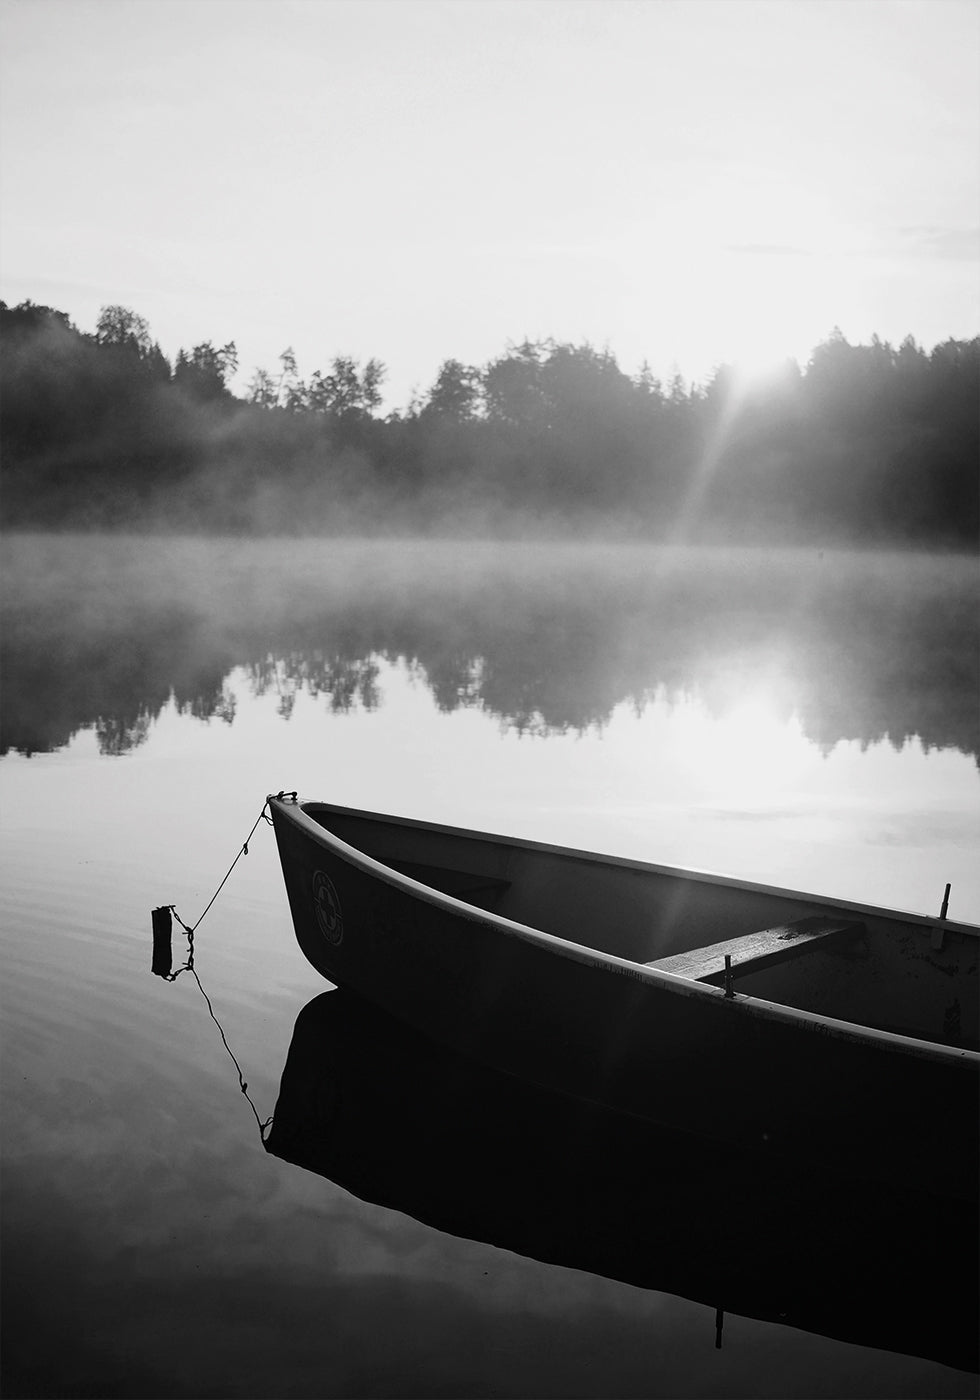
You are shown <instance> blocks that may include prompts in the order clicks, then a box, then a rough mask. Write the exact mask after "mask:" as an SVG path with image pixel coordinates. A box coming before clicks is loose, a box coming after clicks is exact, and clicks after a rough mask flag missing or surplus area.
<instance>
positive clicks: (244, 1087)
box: [166, 792, 296, 1146]
mask: <svg viewBox="0 0 980 1400" xmlns="http://www.w3.org/2000/svg"><path fill="white" fill-rule="evenodd" d="M277 796H279V797H292V798H293V800H294V801H295V800H296V793H295V792H293V793H285V792H280V793H278V794H277ZM268 806H269V799H268V798H266V800H265V802H264V803H263V805H262V810H261V812H260V813H259V815H258V816H257V817H256V818H255V823H254V825H253V827H252V830H251V831H250V832H249V833H248V835H247V836H246V837H245V840H244V841H243V842H242V846H241V850H240V851H239V852H238V854H237V856H236V857H235V859H234V860H233V861H232V863H231V865H229V867H228V869H227V870H226V871H225V876H224V879H223V880H222V881H221V884H220V885H219V886H218V888H217V889H216V890H215V892H214V894H213V895H212V896H211V898H210V899H209V900H208V902H207V904H206V905H205V907H204V913H203V914H201V915H200V917H199V918H198V920H197V923H196V924H194V925H193V926H192V925H190V924H185V923H184V921H183V919H182V918H181V917H180V915H179V914H178V913H177V910H176V908H175V907H174V905H172V904H170V905H168V906H167V907H168V908H169V910H170V912H171V913H172V914H173V916H174V918H175V919H176V920H177V922H178V924H180V926H181V928H182V929H183V930H184V934H185V936H186V938H187V961H186V963H185V964H184V966H183V967H178V969H177V971H176V972H171V973H169V974H168V975H167V979H166V980H167V981H168V982H176V980H177V978H178V977H179V976H180V974H181V973H182V972H189V973H190V974H191V976H192V977H193V978H194V981H195V982H196V983H197V985H198V987H199V988H200V990H201V995H202V996H203V998H204V1000H205V1001H206V1002H207V1006H208V1012H209V1014H210V1016H211V1020H212V1021H213V1022H214V1024H215V1025H216V1026H217V1027H218V1034H219V1035H220V1036H221V1041H222V1044H223V1045H224V1047H225V1049H226V1050H227V1051H228V1054H229V1056H230V1057H231V1061H232V1064H233V1065H234V1066H235V1069H236V1070H237V1071H238V1085H239V1088H240V1089H241V1091H242V1093H243V1094H244V1095H245V1098H246V1100H247V1101H248V1106H249V1108H250V1109H251V1110H252V1116H253V1117H254V1118H255V1122H256V1124H257V1126H258V1129H259V1137H260V1138H261V1139H262V1143H263V1146H264V1145H265V1136H266V1133H267V1131H268V1129H269V1127H270V1126H271V1124H272V1118H271V1117H269V1118H267V1119H266V1120H265V1122H264V1123H263V1122H262V1120H261V1119H260V1118H259V1115H258V1110H257V1109H256V1107H255V1104H254V1103H253V1102H252V1100H251V1098H250V1096H249V1092H248V1084H247V1083H246V1082H245V1076H244V1074H243V1073H242V1067H241V1065H240V1064H239V1063H238V1060H237V1059H236V1057H235V1054H234V1051H233V1050H232V1048H231V1046H230V1045H229V1044H228V1039H227V1037H226V1035H225V1032H224V1028H223V1027H222V1025H221V1022H220V1021H219V1020H218V1018H217V1016H216V1015H215V1014H214V1007H213V1006H212V1005H211V998H210V997H209V996H208V994H207V992H206V991H205V990H204V984H203V983H202V981H201V979H200V977H199V976H198V974H197V969H196V968H195V967H194V934H195V933H196V932H197V930H198V929H199V928H200V926H201V923H202V922H203V920H204V915H205V914H207V912H208V910H209V909H210V908H211V905H212V904H213V903H214V901H215V900H216V899H217V898H218V895H219V894H220V893H221V891H222V890H223V889H224V887H225V885H226V884H227V882H228V877H229V876H230V875H231V872H232V871H233V870H234V868H235V866H236V865H237V864H238V862H239V861H240V860H241V858H242V856H247V855H248V843H249V841H251V839H252V837H253V836H254V835H255V832H256V830H257V829H258V825H259V823H260V822H261V821H265V822H266V823H267V824H268V825H269V826H271V825H272V817H271V816H270V815H269V813H268V810H267V809H268Z"/></svg>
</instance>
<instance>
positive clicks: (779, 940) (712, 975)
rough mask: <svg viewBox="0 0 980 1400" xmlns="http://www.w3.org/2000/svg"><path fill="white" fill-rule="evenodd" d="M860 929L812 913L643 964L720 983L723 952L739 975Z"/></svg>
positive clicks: (843, 920) (723, 965)
mask: <svg viewBox="0 0 980 1400" xmlns="http://www.w3.org/2000/svg"><path fill="white" fill-rule="evenodd" d="M863 930H864V925H863V924H861V923H855V922H852V921H850V920H848V919H844V918H834V917H831V916H830V915H827V914H814V915H811V916H810V917H809V918H806V919H797V920H795V922H793V923H790V924H777V925H776V926H775V927H774V928H764V929H760V930H759V932H757V933H746V934H743V935H742V937H741V938H729V939H726V940H725V942H723V943H712V944H711V945H710V946H709V947H707V948H691V949H690V950H689V951H688V952H686V953H673V954H671V956H670V957H667V958H657V959H656V961H654V962H648V963H645V964H644V966H645V967H655V968H656V969H657V970H658V972H673V973H674V974H675V975H676V976H678V977H689V978H690V979H691V980H692V981H694V982H710V983H712V984H713V985H716V986H722V985H724V981H725V955H726V954H728V956H729V957H730V958H731V960H732V976H733V977H738V976H740V975H745V974H746V973H749V972H758V971H760V969H762V968H764V967H772V966H773V964H775V963H780V962H784V961H785V960H786V959H788V958H795V957H798V956H799V955H800V954H801V953H806V952H808V951H809V950H810V949H812V948H816V947H823V948H826V947H827V946H828V944H832V943H836V942H838V941H843V940H845V939H847V938H851V937H854V936H855V935H856V934H858V933H861V932H863Z"/></svg>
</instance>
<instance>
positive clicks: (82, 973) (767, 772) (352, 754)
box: [0, 537, 980, 1396]
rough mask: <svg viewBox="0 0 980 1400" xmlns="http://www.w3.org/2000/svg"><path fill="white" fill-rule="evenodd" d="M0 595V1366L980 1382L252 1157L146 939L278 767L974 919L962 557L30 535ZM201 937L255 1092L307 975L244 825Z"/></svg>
mask: <svg viewBox="0 0 980 1400" xmlns="http://www.w3.org/2000/svg"><path fill="white" fill-rule="evenodd" d="M4 596H5V617H4V628H3V648H4V656H3V662H4V693H3V746H4V757H3V758H2V759H0V782H2V784H3V792H4V801H3V811H2V823H3V843H2V860H3V886H2V888H3V894H2V896H0V898H2V912H3V929H4V961H5V976H4V992H3V997H4V1017H3V1033H4V1058H3V1093H4V1120H5V1131H4V1137H3V1151H4V1192H5V1206H4V1214H3V1229H4V1258H5V1268H4V1284H3V1286H4V1310H5V1319H4V1336H5V1345H4V1352H5V1363H4V1364H5V1368H6V1371H7V1377H8V1379H7V1384H6V1389H7V1393H9V1394H11V1395H15V1394H38V1395H42V1394H43V1395H91V1396H112V1395H120V1396H122V1395H138V1396H164V1395H167V1396H169V1395H184V1396H194V1395H229V1396H253V1395H254V1396H259V1395H282V1396H287V1395H289V1396H292V1395H441V1394H445V1395H448V1394H453V1395H488V1394H495V1395H608V1394H622V1395H702V1396H713V1395H781V1396H785V1395H851V1396H854V1395H922V1396H925V1395H972V1394H974V1393H975V1387H976V1380H975V1376H972V1375H970V1374H969V1373H968V1371H967V1370H965V1369H964V1368H963V1361H962V1357H963V1354H964V1353H963V1349H962V1348H959V1349H958V1350H957V1351H956V1352H955V1355H954V1353H953V1352H947V1353H944V1356H945V1361H946V1362H947V1363H948V1364H944V1360H943V1358H942V1357H939V1358H938V1359H937V1354H936V1352H935V1349H934V1350H933V1351H932V1353H928V1349H927V1348H923V1349H922V1350H925V1351H926V1352H927V1353H928V1354H925V1355H912V1356H909V1355H901V1354H900V1350H898V1349H892V1348H891V1344H890V1343H889V1345H888V1347H884V1348H883V1346H882V1345H881V1344H880V1343H881V1341H882V1335H881V1334H880V1333H878V1334H875V1337H874V1339H873V1340H874V1341H877V1342H878V1343H879V1344H878V1345H873V1344H865V1343H863V1342H862V1341H861V1340H860V1339H858V1340H854V1338H855V1336H858V1337H859V1336H860V1328H857V1329H856V1330H855V1329H852V1330H851V1331H850V1332H849V1333H847V1334H846V1335H847V1336H848V1338H849V1339H848V1340H841V1339H840V1336H839V1335H836V1336H835V1335H830V1336H825V1335H822V1334H821V1333H820V1332H819V1330H817V1331H814V1330H807V1328H806V1325H805V1324H799V1323H798V1324H797V1325H789V1324H788V1323H786V1322H783V1323H780V1322H778V1321H772V1320H759V1319H758V1317H756V1318H753V1317H749V1316H744V1315H740V1314H738V1313H737V1311H730V1312H726V1316H725V1326H724V1345H723V1347H722V1349H721V1350H720V1351H718V1350H717V1349H716V1347H715V1309H714V1307H713V1306H711V1305H710V1303H708V1302H705V1301H704V1299H699V1295H698V1294H697V1292H696V1290H694V1289H689V1290H688V1294H687V1296H686V1297H685V1296H679V1292H683V1290H679V1292H671V1291H670V1287H669V1285H670V1282H671V1278H672V1277H673V1276H672V1275H670V1274H669V1271H668V1273H667V1274H664V1275H661V1276H660V1277H662V1278H663V1279H664V1280H665V1281H664V1282H663V1283H662V1285H661V1287H660V1288H658V1287H657V1286H655V1285H654V1283H650V1282H649V1280H648V1283H647V1286H643V1285H641V1284H640V1283H637V1282H630V1281H624V1280H623V1278H622V1277H619V1278H610V1277H605V1276H603V1275H602V1273H601V1271H600V1270H598V1269H589V1268H588V1267H586V1266H585V1265H584V1264H582V1265H580V1266H579V1267H576V1266H575V1265H574V1264H573V1263H569V1262H562V1261H565V1260H567V1258H568V1256H567V1255H563V1254H561V1252H560V1251H559V1252H558V1253H556V1254H553V1255H552V1256H550V1260H542V1259H540V1258H538V1259H535V1258H528V1257H526V1256H525V1255H524V1254H522V1253H521V1252H520V1250H519V1248H517V1247H515V1243H516V1242H515V1241H513V1240H512V1241H511V1244H510V1246H508V1244H507V1243H506V1242H500V1241H499V1240H498V1241H497V1242H494V1241H493V1239H492V1238H491V1237H490V1235H489V1234H487V1233H484V1235H483V1236H482V1237H479V1231H478V1230H477V1231H475V1233H476V1234H477V1235H478V1238H477V1239H473V1238H469V1237H467V1236H466V1234H465V1232H464V1231H462V1230H460V1231H459V1232H458V1233H456V1234H454V1233H452V1232H451V1231H447V1230H446V1229H444V1228H440V1222H439V1221H434V1220H432V1219H430V1218H429V1217H427V1216H425V1212H421V1211H420V1212H419V1214H422V1215H423V1218H425V1219H429V1223H423V1221H422V1220H419V1219H415V1218H413V1216H412V1214H411V1205H412V1202H411V1199H409V1197H408V1196H404V1195H403V1196H402V1197H400V1198H399V1199H397V1200H396V1199H394V1197H391V1198H386V1199H388V1200H389V1203H388V1204H384V1203H383V1202H382V1203H380V1204H379V1203H378V1202H377V1200H375V1201H374V1202H371V1201H364V1200H361V1199H359V1198H358V1195H357V1191H356V1182H351V1181H348V1183H347V1186H345V1185H343V1184H340V1183H338V1182H337V1181H335V1180H334V1181H331V1180H329V1179H328V1178H326V1177H325V1176H323V1175H318V1174H316V1173H315V1172H313V1171H310V1170H305V1169H303V1168H301V1167H298V1166H296V1165H292V1164H291V1163H289V1162H288V1161H284V1160H282V1159H281V1158H278V1157H275V1156H272V1155H269V1154H268V1153H266V1152H265V1151H263V1148H262V1144H261V1142H260V1138H259V1133H258V1129H257V1125H256V1121H255V1118H254V1117H253V1116H252V1114H251V1111H250V1109H249V1106H248V1104H247V1102H246V1101H245V1099H244V1098H243V1096H242V1095H241V1094H240V1092H239V1088H238V1080H237V1075H236V1073H235V1069H234V1066H233V1065H232V1063H231V1061H230V1060H229V1059H228V1057H227V1055H226V1053H225V1050H224V1048H223V1047H222V1044H221V1040H220V1037H219V1035H218V1032H217V1030H216V1028H215V1026H214V1023H213V1022H212V1021H211V1020H210V1018H209V1017H208V1014H207V1007H206V1005H205V1002H204V999H203V997H202V996H201V993H200V991H199V990H198V988H197V987H196V985H195V984H194V982H193V981H192V979H191V978H190V977H188V976H184V977H181V978H180V979H179V980H178V981H177V982H176V983H173V984H167V983H164V982H162V981H160V980H159V979H155V978H152V977H151V976H150V973H149V961H150V947H149V910H150V909H151V908H152V907H153V906H155V905H158V904H162V903H167V904H170V903H173V904H175V905H176V908H177V910H178V913H179V914H180V915H181V916H182V917H183V918H184V919H185V920H186V921H188V922H194V921H195V920H196V918H197V917H198V915H199V914H200V912H201V910H202V909H203V908H204V906H205V905H206V904H207V901H208V900H209V898H210V897H211V895H212V893H213V892H214V889H215V887H216V886H217V884H218V882H219V881H220V879H221V877H222V876H223V875H224V873H225V871H226V870H227V869H228V867H229V865H230V863H231V861H232V859H233V858H234V856H235V855H236V853H237V851H238V850H239V848H240V846H241V843H242V841H243V839H244V837H245V836H246V834H247V833H248V832H249V830H250V828H251V827H252V824H253V822H254V821H255V818H256V817H257V815H258V813H259V810H260V808H261V806H262V803H263V800H264V797H265V795H266V793H267V792H269V791H278V790H279V789H280V788H287V789H291V788H298V789H299V790H300V792H301V793H302V794H303V795H305V796H309V797H318V798H324V799H327V800H330V801H333V802H338V803H343V804H349V805H354V806H360V807H365V808H368V809H374V810H379V811H391V812H398V813H404V814H406V815H410V816H418V817H423V818H428V819H433V820H437V821H445V822H450V823H453V824H459V825H464V826H472V827H477V828H482V829H485V830H491V831H502V832H506V833H509V834H516V835H525V836H529V837H534V838H537V839H542V840H546V841H554V842H558V843H561V844H568V845H578V846H582V847H585V848H588V849H594V850H605V851H610V852H613V853H615V854H620V855H627V856H635V857H639V858H645V859H652V860H656V861H665V862H672V863H678V864H685V865H690V866H694V867H699V868H706V869H712V870H720V871H723V872H726V873H730V874H733V875H736V876H741V877H744V878H751V879H760V880H763V881H767V882H773V883H780V884H786V885H790V886H794V887H796V888H800V889H804V890H816V891H820V892H824V893H827V894H833V895H838V896H841V897H845V898H855V899H859V900H865V901H870V902H878V903H884V904H889V905H893V906H898V907H904V908H910V909H914V910H919V911H923V912H937V911H938V907H939V903H940V900H941V897H942V892H943V888H944V885H945V883H946V882H947V881H949V882H951V884H952V896H951V901H950V914H951V915H952V916H954V917H956V918H959V919H964V920H969V921H974V922H977V921H980V872H978V870H977V868H976V864H977V863H976V861H975V853H976V849H977V838H978V836H980V775H978V767H977V762H978V752H980V739H978V733H977V696H978V683H977V665H978V663H977V635H976V629H977V609H976V597H977V595H976V567H975V563H974V562H972V561H968V560H962V559H957V558H949V557H945V558H930V557H927V556H908V557H899V556H894V555H869V554H866V555H845V554H840V555H834V554H830V553H827V554H825V555H821V554H819V553H817V552H813V553H810V554H803V553H790V552H786V553H779V552H770V553H766V554H761V555H760V554H757V553H752V552H747V551H742V552H724V551H711V550H702V551H699V552H696V553H695V552H691V553H687V554H685V553H683V552H681V551H664V550H659V551H658V550H647V549H640V548H633V547H629V548H622V549H619V550H615V551H609V550H602V549H599V548H598V547H595V546H574V545H562V546H557V545H550V546H540V547H534V548H531V547H527V546H507V547H500V546H489V545H487V546H484V545H478V544H470V545H466V546H459V545H448V544H447V545H440V544H438V543H433V542H426V543H424V544H419V543H406V544H405V545H402V546H394V545H391V544H386V545H379V544H361V543H357V542H312V541H295V540H294V541H274V542H268V541H267V542H261V543H244V542H240V541H230V540H221V541H205V540H193V541H191V540H167V539H156V540H146V539H120V538H110V539H100V538H97V537H90V538H87V539H68V538H64V537H49V538H44V537H30V538H21V539H14V540H10V541H7V543H6V547H5V577H4ZM196 944H197V964H196V965H197V970H198V971H199V973H200V976H201V980H202V982H203V984H204V987H205V988H206V990H207V992H208V994H209V995H210V996H211V998H212V1001H213V1003H214V1006H215V1010H216V1011H217V1013H218V1015H219V1018H220V1019H221V1021H222V1024H223V1025H224V1028H225V1031H226V1033H227V1036H228V1040H229V1043H230V1044H231V1045H232V1047H233V1048H234V1051H235V1053H236V1055H237V1056H238V1058H239V1060H240V1061H241V1063H242V1065H243V1067H244V1069H245V1073H246V1078H247V1080H248V1085H249V1094H250V1096H251V1098H252V1099H253V1100H254V1102H255V1103H256V1105H257V1108H258V1111H259V1113H260V1116H261V1117H263V1118H264V1117H266V1116H268V1115H269V1114H271V1113H272V1111H273V1108H274V1106H275V1102H276V1097H277V1093H278V1089H279V1080H280V1076H281V1074H282V1071H283V1066H284V1064H285V1061H286V1056H287V1051H288V1050H289V1047H290V1044H291V1041H292V1038H293V1032H294V1027H295V1026H296V1024H297V1019H298V1018H299V1017H300V1014H301V1012H302V1011H303V1008H304V1007H305V1006H307V1005H308V1004H309V1003H310V1002H311V1001H312V1000H313V999H314V998H316V997H317V996H319V995H320V994H321V993H322V992H323V990H324V989H325V985H326V984H324V983H323V982H322V980H320V979H319V978H318V977H317V975H316V974H315V973H314V972H313V970H312V969H311V968H310V967H309V966H308V964H307V963H306V962H305V960H304V959H303V958H302V956H301V955H300V953H299V951H298V949H297V947H296V943H295V939H294V938H293V935H292V931H291V927H290V921H289V915H288V910H287V907H286V900H285V894H284V891H283V889H282V885H281V877H280V874H279V870H278V863H277V860H276V856H275V851H274V843H273V840H272V837H271V832H269V831H268V830H267V828H265V826H264V825H263V826H260V828H259V830H258V831H257V832H256V834H255V837H254V839H253V840H252V841H251V843H250V846H249V853H248V856H247V857H243V858H242V859H241V860H240V861H239V862H238V864H237V866H236V868H235V870H234V873H233V875H232V877H231V879H230V880H229V882H228V884H227V886H226V887H225V889H224V891H223V893H222V895H221V897H220V898H219V900H218V901H217V903H216V904H215V906H214V907H213V909H212V910H211V912H210V913H209V914H208V916H207V918H206V920H205V921H204V923H203V924H202V926H201V929H200V931H199V933H198V936H197V939H196ZM328 1089H329V1082H328V1086H327V1090H325V1091H324V1092H327V1091H328ZM365 1150H366V1149H365ZM385 1151H386V1154H387V1159H390V1157H391V1155H392V1154H396V1153H397V1142H394V1143H392V1142H391V1141H390V1140H389V1142H388V1144H387V1147H386V1149H385ZM446 1151H447V1152H448V1151H449V1148H448V1147H447V1148H446ZM389 1165H390V1163H389ZM399 1183H400V1186H401V1188H403V1189H404V1188H405V1187H406V1183H407V1175H406V1176H405V1177H403V1178H399V1177H398V1174H397V1172H396V1173H395V1185H399ZM481 1189H482V1190H483V1191H484V1192H486V1191H487V1190H488V1188H487V1187H486V1186H485V1185H484V1187H482V1188H481ZM477 1195H479V1192H477ZM512 1199H513V1198H512ZM737 1205H738V1202H737V1200H736V1201H734V1202H732V1201H729V1202H725V1201H722V1202H720V1203H719V1206H718V1210H719V1232H720V1233H719V1240H720V1241H723V1240H724V1227H723V1222H724V1218H725V1213H726V1207H727V1208H728V1210H731V1209H732V1208H737ZM711 1208H712V1209H714V1206H712V1207H711ZM586 1209H587V1203H583V1210H586ZM515 1212H516V1206H515V1207H514V1211H512V1212H511V1214H512V1215H513V1214H514V1213H515ZM442 1223H443V1224H444V1223H445V1222H442ZM767 1228H769V1230H770V1233H771V1232H772V1231H771V1226H770V1227H767ZM896 1230H897V1236H896V1239H897V1240H898V1241H900V1240H901V1232H902V1226H901V1222H900V1220H898V1221H896ZM869 1238H870V1237H868V1238H865V1240H864V1243H863V1245H862V1243H861V1242H860V1241H858V1242H857V1244H856V1246H855V1252H854V1257H853V1259H852V1260H851V1261H850V1264H848V1261H847V1260H843V1261H842V1266H841V1267H842V1269H843V1270H845V1271H846V1270H847V1269H848V1268H850V1269H851V1272H855V1271H858V1270H859V1269H864V1270H865V1272H866V1273H867V1274H868V1276H871V1275H872V1273H873V1270H869V1269H867V1267H866V1266H867V1262H868V1261H867V1258H866V1257H865V1256H864V1255H862V1253H861V1250H862V1248H863V1249H867V1248H868V1247H870V1246H869ZM481 1239H482V1242H481ZM871 1244H873V1247H874V1250H875V1251H876V1256H877V1253H878V1252H880V1251H881V1250H882V1248H883V1247H884V1246H883V1245H882V1237H881V1235H880V1234H879V1235H876V1236H875V1237H874V1239H873V1240H872V1241H871ZM962 1247H966V1246H961V1245H960V1244H959V1242H957V1250H954V1251H953V1254H952V1257H954V1258H960V1257H961V1254H960V1253H959V1252H957V1251H958V1250H960V1249H961V1248H962ZM556 1259H557V1260H558V1262H555V1260H556ZM876 1262H877V1263H880V1267H881V1268H882V1269H884V1270H887V1269H888V1268H889V1267H890V1265H889V1260H888V1258H881V1259H880V1260H877V1257H876ZM801 1267H805V1261H801ZM924 1286H926V1287H928V1283H925V1284H924ZM747 1311H751V1310H750V1309H747ZM970 1340H971V1339H969V1338H967V1339H966V1351H967V1352H969V1349H970V1346H969V1343H970ZM974 1344H975V1339H974Z"/></svg>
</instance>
